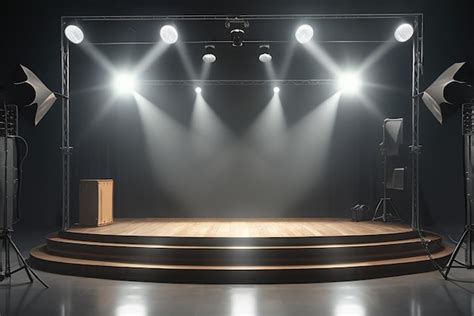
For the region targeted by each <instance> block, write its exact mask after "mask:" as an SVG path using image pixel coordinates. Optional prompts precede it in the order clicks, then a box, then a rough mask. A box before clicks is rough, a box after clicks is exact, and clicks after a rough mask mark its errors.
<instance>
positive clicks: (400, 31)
mask: <svg viewBox="0 0 474 316" xmlns="http://www.w3.org/2000/svg"><path fill="white" fill-rule="evenodd" d="M413 33H414V30H413V26H411V24H408V23H404V24H401V25H399V26H398V27H397V29H396V30H395V32H394V33H393V36H394V37H395V39H396V40H397V41H399V42H401V43H403V42H406V41H408V40H409V39H410V38H411V37H412V36H413Z"/></svg>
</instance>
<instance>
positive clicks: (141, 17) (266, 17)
mask: <svg viewBox="0 0 474 316" xmlns="http://www.w3.org/2000/svg"><path fill="white" fill-rule="evenodd" d="M420 15H422V14H421V13H403V14H286V15H278V14H273V15H237V16H235V15H162V16H158V15H134V16H63V17H62V18H63V19H68V20H76V21H166V20H168V21H227V20H236V21H238V20H296V19H298V20H299V19H302V20H341V19H403V18H415V17H417V16H420Z"/></svg>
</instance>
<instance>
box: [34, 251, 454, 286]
mask: <svg viewBox="0 0 474 316" xmlns="http://www.w3.org/2000/svg"><path fill="white" fill-rule="evenodd" d="M447 260H448V257H445V258H442V259H439V260H437V263H438V264H440V265H442V266H444V265H445V264H446V262H447ZM29 262H30V264H32V265H33V266H34V267H35V268H37V269H40V270H43V271H49V272H53V273H61V274H68V275H77V276H88V277H98V278H105V279H114V280H126V281H144V282H170V283H201V284H229V283H231V284H272V283H315V282H335V281H353V280H365V279H373V278H381V277H391V276H398V275H406V274H413V273H420V272H427V271H433V270H436V268H435V267H434V266H433V264H432V263H431V262H429V261H423V262H415V263H407V264H397V265H385V266H379V267H374V266H361V267H354V268H340V269H338V268H331V269H295V270H285V271H279V270H250V271H235V270H234V271H228V270H182V269H178V270H170V269H140V268H123V267H104V266H87V265H79V264H62V263H56V262H48V261H43V260H38V259H36V258H35V257H31V258H30V259H29Z"/></svg>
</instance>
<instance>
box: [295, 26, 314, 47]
mask: <svg viewBox="0 0 474 316" xmlns="http://www.w3.org/2000/svg"><path fill="white" fill-rule="evenodd" d="M313 35H314V31H313V28H312V27H311V25H308V24H303V25H301V26H299V27H298V29H297V30H296V32H295V37H296V40H297V41H298V42H300V43H301V44H305V43H308V42H309V41H310V40H311V39H312V38H313Z"/></svg>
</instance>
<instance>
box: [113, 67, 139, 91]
mask: <svg viewBox="0 0 474 316" xmlns="http://www.w3.org/2000/svg"><path fill="white" fill-rule="evenodd" d="M114 90H115V92H116V93H117V94H119V95H125V94H132V93H133V92H135V77H134V76H133V75H132V74H130V73H126V72H124V73H120V74H118V75H117V76H116V77H115V80H114Z"/></svg>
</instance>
